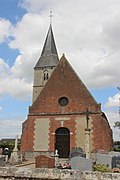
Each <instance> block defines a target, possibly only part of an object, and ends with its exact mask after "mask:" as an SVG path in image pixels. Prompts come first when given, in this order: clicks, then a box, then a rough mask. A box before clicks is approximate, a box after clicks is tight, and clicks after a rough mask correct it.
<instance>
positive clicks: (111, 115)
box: [106, 110, 120, 141]
mask: <svg viewBox="0 0 120 180" xmlns="http://www.w3.org/2000/svg"><path fill="white" fill-rule="evenodd" d="M106 115H107V117H108V119H109V123H110V126H111V128H112V131H113V139H114V141H119V140H120V129H118V128H115V127H114V125H115V122H117V121H118V120H119V114H118V112H115V111H110V110H109V111H106Z"/></svg>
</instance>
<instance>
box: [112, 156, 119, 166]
mask: <svg viewBox="0 0 120 180" xmlns="http://www.w3.org/2000/svg"><path fill="white" fill-rule="evenodd" d="M112 168H120V156H113V157H112Z"/></svg>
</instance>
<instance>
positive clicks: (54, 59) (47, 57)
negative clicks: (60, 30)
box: [35, 23, 59, 68]
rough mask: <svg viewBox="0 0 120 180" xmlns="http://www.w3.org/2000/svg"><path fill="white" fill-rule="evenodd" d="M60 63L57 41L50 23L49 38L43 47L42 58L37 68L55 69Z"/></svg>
mask: <svg viewBox="0 0 120 180" xmlns="http://www.w3.org/2000/svg"><path fill="white" fill-rule="evenodd" d="M58 62H59V58H58V53H57V49H56V45H55V40H54V36H53V31H52V25H51V23H50V26H49V30H48V33H47V37H46V40H45V43H44V46H43V50H42V53H41V57H40V58H39V60H38V62H37V64H36V65H35V68H44V67H55V66H56V65H57V64H58Z"/></svg>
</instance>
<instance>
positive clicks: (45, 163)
mask: <svg viewBox="0 0 120 180" xmlns="http://www.w3.org/2000/svg"><path fill="white" fill-rule="evenodd" d="M35 167H36V168H54V167H55V159H54V158H53V157H48V156H45V155H39V156H36V157H35Z"/></svg>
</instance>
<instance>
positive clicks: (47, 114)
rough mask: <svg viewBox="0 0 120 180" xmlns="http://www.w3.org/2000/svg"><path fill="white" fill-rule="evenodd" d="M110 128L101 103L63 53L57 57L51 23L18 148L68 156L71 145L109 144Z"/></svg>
mask: <svg viewBox="0 0 120 180" xmlns="http://www.w3.org/2000/svg"><path fill="white" fill-rule="evenodd" d="M112 143H113V140H112V130H111V128H110V125H109V122H108V120H107V117H106V116H105V114H104V113H103V112H102V111H101V106H100V104H98V103H97V102H96V100H95V99H94V97H93V96H92V95H91V93H90V92H89V90H88V89H87V87H86V86H85V85H84V83H83V82H82V80H81V79H80V78H79V76H78V75H77V74H76V72H75V71H74V69H73V68H72V66H71V65H70V63H69V62H68V60H67V59H66V57H65V55H64V54H63V56H62V58H61V59H60V60H59V58H58V54H57V49H56V45H55V41H54V36H53V31H52V26H51V25H50V27H49V30H48V34H47V37H46V40H45V43H44V47H43V50H42V53H41V57H40V58H39V60H38V62H37V64H36V66H35V68H34V86H33V102H32V106H30V107H29V112H28V118H27V120H26V121H24V122H23V126H22V136H21V152H22V153H23V154H25V155H26V156H36V155H38V154H47V155H50V154H51V153H53V152H55V150H56V149H57V150H58V154H59V157H61V158H67V157H69V154H70V151H71V150H72V149H74V148H77V147H80V148H82V149H83V150H84V151H85V153H86V155H87V157H90V155H91V153H93V152H96V151H99V150H104V151H110V149H111V147H112Z"/></svg>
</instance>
